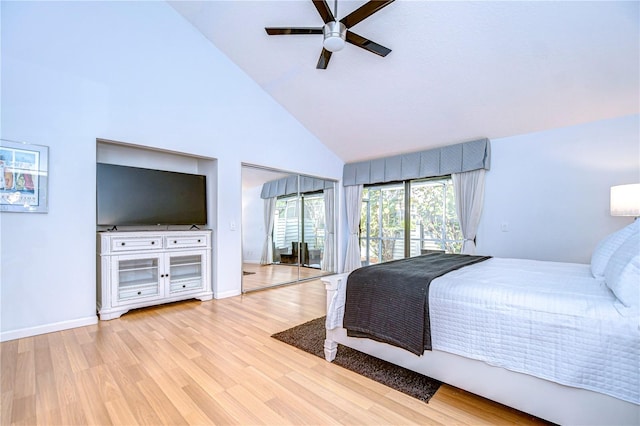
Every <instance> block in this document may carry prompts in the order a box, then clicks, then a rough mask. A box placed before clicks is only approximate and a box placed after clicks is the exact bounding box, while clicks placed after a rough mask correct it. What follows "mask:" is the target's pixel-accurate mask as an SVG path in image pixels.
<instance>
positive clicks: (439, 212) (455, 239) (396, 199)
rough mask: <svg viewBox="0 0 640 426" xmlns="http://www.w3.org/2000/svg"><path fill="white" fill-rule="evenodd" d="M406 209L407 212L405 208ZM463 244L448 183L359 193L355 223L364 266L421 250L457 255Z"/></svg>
mask: <svg viewBox="0 0 640 426" xmlns="http://www.w3.org/2000/svg"><path fill="white" fill-rule="evenodd" d="M405 205H406V206H409V208H408V209H405ZM407 235H408V236H409V237H408V239H407V238H406V237H405V236H407ZM462 241H463V237H462V232H461V231H460V224H459V222H458V218H457V215H456V210H455V197H454V194H453V187H452V183H451V178H438V179H429V180H413V181H405V182H400V183H392V184H384V185H372V186H368V187H365V188H364V189H363V191H362V213H361V219H360V253H361V259H362V264H363V265H369V264H373V263H380V262H387V261H390V260H394V259H402V258H405V257H410V256H418V255H420V254H421V253H422V251H423V250H445V251H447V252H449V253H460V250H461V249H462Z"/></svg>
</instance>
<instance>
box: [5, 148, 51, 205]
mask: <svg viewBox="0 0 640 426" xmlns="http://www.w3.org/2000/svg"><path fill="white" fill-rule="evenodd" d="M48 180H49V147H46V146H43V145H32V144H28V143H23V142H15V141H8V140H5V139H0V212H20V213H46V212H47V198H48V197H47V188H48Z"/></svg>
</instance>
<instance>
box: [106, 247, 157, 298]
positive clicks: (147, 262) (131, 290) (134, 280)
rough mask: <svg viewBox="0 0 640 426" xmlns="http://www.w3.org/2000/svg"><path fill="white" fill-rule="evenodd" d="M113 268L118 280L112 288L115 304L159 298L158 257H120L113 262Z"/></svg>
mask: <svg viewBox="0 0 640 426" xmlns="http://www.w3.org/2000/svg"><path fill="white" fill-rule="evenodd" d="M114 268H115V269H116V270H115V271H114V272H115V273H114V276H115V277H117V280H118V282H117V285H115V286H114V290H115V291H116V292H117V294H115V295H114V300H115V301H116V302H117V303H127V302H130V301H135V300H137V299H141V298H154V297H160V296H161V286H160V280H161V277H160V275H161V274H160V257H159V256H151V255H146V256H135V255H132V256H121V257H120V259H119V260H118V261H117V262H114Z"/></svg>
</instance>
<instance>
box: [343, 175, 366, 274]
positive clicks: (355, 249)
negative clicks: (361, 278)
mask: <svg viewBox="0 0 640 426" xmlns="http://www.w3.org/2000/svg"><path fill="white" fill-rule="evenodd" d="M344 198H345V203H346V208H347V224H348V226H349V239H348V240H347V253H346V256H345V258H344V270H343V272H351V271H353V270H354V269H358V268H360V267H361V266H362V261H361V260H360V240H359V235H358V231H359V228H360V211H361V210H362V185H350V186H345V187H344Z"/></svg>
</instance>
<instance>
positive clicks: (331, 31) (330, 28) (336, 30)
mask: <svg viewBox="0 0 640 426" xmlns="http://www.w3.org/2000/svg"><path fill="white" fill-rule="evenodd" d="M322 31H323V34H324V41H323V42H322V45H323V46H324V48H325V49H327V50H328V51H329V52H337V51H339V50H342V48H343V47H344V45H345V39H346V37H347V27H345V25H344V24H343V23H342V22H340V21H331V22H327V23H326V24H325V25H324V27H323V29H322Z"/></svg>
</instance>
